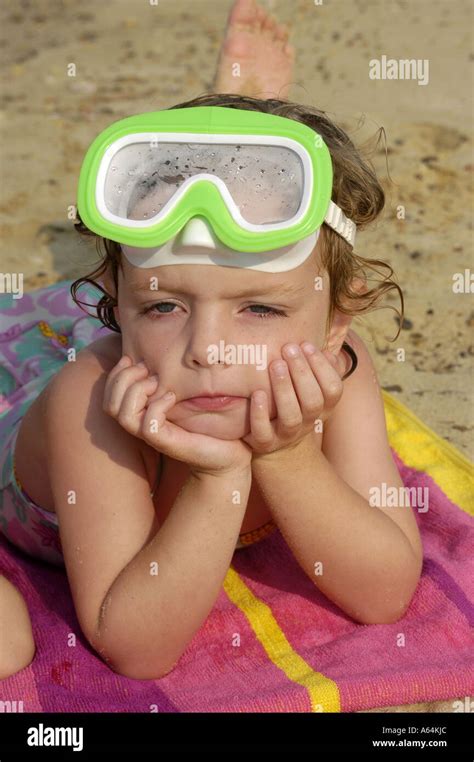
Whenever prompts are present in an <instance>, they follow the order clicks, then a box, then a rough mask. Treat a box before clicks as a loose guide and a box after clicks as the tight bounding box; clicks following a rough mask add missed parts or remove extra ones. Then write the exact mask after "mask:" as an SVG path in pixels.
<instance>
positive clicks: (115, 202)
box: [78, 106, 356, 252]
mask: <svg viewBox="0 0 474 762" xmlns="http://www.w3.org/2000/svg"><path fill="white" fill-rule="evenodd" d="M332 179H333V173H332V163H331V156H330V154H329V151H328V148H327V146H326V145H325V143H324V141H323V139H322V137H321V136H320V135H319V134H318V133H316V132H315V131H314V130H312V129H310V128H309V127H307V126H306V125H304V124H301V123H300V122H296V121H294V120H293V119H287V118H285V117H281V116H274V115H273V114H264V113H262V112H259V111H247V110H242V109H234V108H223V107H220V106H198V107H194V108H180V109H169V110H164V111H155V112H150V113H146V114H138V115H136V116H131V117H128V118H126V119H121V120H120V121H118V122H114V123H113V124H111V125H110V126H109V127H107V128H106V129H105V130H104V131H103V132H101V133H100V135H98V137H97V138H96V139H95V140H94V141H93V143H92V145H91V146H90V148H89V149H88V151H87V154H86V156H85V158H84V162H83V165H82V168H81V172H80V177H79V186H78V209H79V213H80V215H81V218H82V220H83V221H84V223H85V224H86V225H87V227H88V228H90V229H91V230H92V231H93V232H95V233H97V234H98V235H100V236H103V237H104V238H108V239H111V240H113V241H118V242H119V243H122V244H126V245H128V246H133V247H139V248H141V247H143V248H151V247H158V246H161V245H162V244H164V243H165V242H166V241H169V240H170V239H171V238H173V237H174V236H176V235H177V234H178V233H179V231H180V230H182V228H183V227H184V226H185V225H186V223H187V222H188V221H189V220H190V219H191V218H193V217H201V218H204V219H205V220H206V221H207V222H208V223H209V224H210V225H211V226H212V228H213V230H214V232H215V235H216V236H217V238H219V239H220V241H221V242H222V243H223V244H224V245H225V246H227V247H229V248H231V249H234V250H239V251H242V252H264V251H267V250H272V249H277V248H280V247H284V246H287V245H291V244H294V243H295V242H296V241H299V240H301V239H303V238H305V237H307V236H309V235H311V234H312V233H314V232H315V231H316V230H317V229H318V228H319V227H320V226H321V225H322V223H323V222H326V224H327V225H329V226H330V227H331V228H332V229H333V230H335V231H336V232H337V233H338V234H339V235H341V236H342V237H343V238H344V239H345V240H346V241H347V242H348V243H349V244H351V245H352V246H353V245H354V240H355V232H356V226H355V224H354V223H353V222H352V221H351V220H349V219H348V218H347V217H346V216H345V215H344V214H343V212H342V210H341V209H340V208H339V207H338V206H336V204H334V203H333V202H332V201H331V193H332Z"/></svg>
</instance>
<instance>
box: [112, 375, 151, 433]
mask: <svg viewBox="0 0 474 762" xmlns="http://www.w3.org/2000/svg"><path fill="white" fill-rule="evenodd" d="M157 386H158V378H157V377H156V376H148V378H144V379H143V380H142V381H136V382H135V383H134V384H132V385H131V386H129V387H128V389H127V390H126V392H125V394H124V395H123V398H122V404H121V405H120V409H119V411H118V413H117V416H116V418H117V421H118V422H119V423H120V425H121V426H122V427H123V428H124V429H126V431H128V432H129V433H130V434H133V435H134V436H139V435H140V430H141V424H142V418H143V413H144V411H145V409H146V407H147V404H148V402H149V399H150V395H151V394H153V393H154V392H155V391H156V388H157Z"/></svg>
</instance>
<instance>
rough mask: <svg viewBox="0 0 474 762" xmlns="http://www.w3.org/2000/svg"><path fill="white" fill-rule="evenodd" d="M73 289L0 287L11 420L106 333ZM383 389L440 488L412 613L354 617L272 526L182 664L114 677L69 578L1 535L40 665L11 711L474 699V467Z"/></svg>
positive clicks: (1, 351) (421, 469)
mask: <svg viewBox="0 0 474 762" xmlns="http://www.w3.org/2000/svg"><path fill="white" fill-rule="evenodd" d="M69 285H70V281H66V282H61V283H58V284H55V285H53V286H50V287H48V288H44V289H38V290H37V291H35V292H32V293H29V294H25V295H24V297H23V298H22V299H19V300H15V299H13V298H12V297H11V296H10V295H3V296H0V312H1V315H2V317H1V319H0V384H1V385H0V391H2V395H3V396H2V397H1V398H0V404H1V409H2V410H3V421H5V420H10V421H13V418H14V417H15V416H16V415H18V410H20V414H21V406H22V405H25V404H26V402H27V400H28V398H29V396H30V395H31V394H33V393H34V394H37V393H38V388H41V387H42V385H44V383H47V379H48V378H49V377H50V376H51V374H52V373H54V372H55V370H57V369H58V368H59V367H61V364H62V363H63V362H64V360H65V353H66V351H67V349H68V348H70V347H76V348H77V349H79V348H81V347H82V346H85V345H86V344H87V343H88V342H90V341H93V340H94V339H95V338H98V336H100V335H105V333H106V332H107V329H105V328H103V327H102V326H101V324H100V323H98V321H97V320H96V319H94V318H90V317H85V316H84V314H83V313H82V312H81V311H80V310H79V309H78V308H77V306H76V305H74V303H73V302H72V300H71V299H70V296H69V294H68V290H69ZM83 293H85V294H87V291H86V289H84V292H83ZM91 293H92V292H91ZM94 294H95V299H97V292H94ZM86 301H92V299H88V298H86ZM40 323H41V326H40ZM33 390H34V391H33ZM383 398H384V405H385V413H386V420H387V428H388V433H389V441H390V446H391V448H392V453H393V457H394V460H395V462H396V464H397V466H398V469H399V471H400V474H401V477H402V480H403V483H404V485H405V486H406V487H408V488H413V487H417V488H421V489H424V488H428V493H427V494H429V507H428V510H427V511H425V512H421V511H416V512H415V516H416V519H417V522H418V525H419V527H420V531H421V535H422V540H423V546H424V565H423V573H422V577H421V580H420V583H419V585H418V588H417V590H416V593H415V595H414V598H413V600H412V602H411V604H410V606H409V609H408V611H407V612H406V614H405V616H404V617H403V618H402V619H401V620H399V621H398V622H395V623H393V624H387V625H362V624H358V623H356V622H354V621H352V620H351V619H350V618H349V617H348V616H346V615H345V614H344V612H342V611H341V610H340V609H338V608H337V606H335V605H334V604H332V603H331V602H330V601H329V600H328V599H327V598H325V596H324V595H323V594H322V593H319V591H318V590H317V589H315V586H314V584H313V583H312V582H311V580H310V579H309V578H308V577H307V576H306V574H305V573H304V572H303V571H302V569H301V568H300V567H299V566H298V563H297V562H296V560H295V559H294V558H293V556H292V554H291V551H290V550H289V548H288V546H287V545H286V543H285V541H284V540H283V538H282V536H281V535H280V533H279V532H275V533H274V534H272V535H270V536H269V537H267V538H266V539H264V540H262V541H261V542H259V543H256V544H255V545H251V546H249V547H248V548H245V550H242V551H237V552H236V553H235V554H234V556H233V560H232V564H231V566H230V568H229V570H228V572H227V575H226V577H225V580H224V583H223V585H222V588H221V590H220V592H219V595H218V598H217V600H216V602H215V605H214V607H213V609H212V611H211V612H210V614H209V616H208V618H207V619H206V621H205V622H204V624H203V625H202V627H201V628H200V630H199V631H198V633H197V634H196V635H195V637H194V638H193V640H192V641H191V642H190V644H189V645H188V647H187V649H186V651H185V652H184V654H183V656H182V658H181V660H180V661H179V663H178V665H177V667H175V669H174V670H173V671H172V672H171V673H169V674H168V675H166V676H165V677H164V678H161V679H160V680H151V681H148V680H147V681H141V680H131V679H128V678H125V677H122V676H120V675H118V674H116V673H114V672H113V671H111V670H110V669H109V668H108V667H107V666H106V665H105V664H104V662H102V661H101V660H100V659H99V657H98V656H96V655H95V653H94V652H93V650H92V649H91V647H90V646H89V644H88V643H87V641H86V639H85V638H84V637H83V635H82V634H81V631H80V628H79V624H78V621H77V618H76V615H75V612H74V607H73V602H72V598H71V595H70V592H69V588H68V582H67V577H66V573H65V571H64V570H62V569H60V568H57V567H53V566H48V565H47V564H45V563H44V562H42V561H37V560H35V559H33V558H30V557H28V556H27V555H26V554H24V553H23V552H22V551H20V550H18V549H16V548H15V547H13V546H12V545H11V544H10V543H9V542H8V541H7V540H6V539H5V538H4V537H2V535H1V533H0V574H3V575H5V576H6V577H7V579H9V580H11V582H12V583H13V584H14V585H16V586H17V587H18V589H19V590H20V591H21V593H22V594H23V596H24V597H25V599H26V602H27V605H28V609H29V612H30V616H31V620H32V624H33V631H34V637H35V642H36V646H37V651H36V655H35V658H34V660H33V662H32V663H31V665H29V666H28V667H27V668H25V669H23V670H22V671H21V672H19V673H18V674H17V675H14V676H13V677H10V678H8V679H7V680H4V681H2V682H0V711H24V712H145V713H148V712H154V711H158V712H206V711H207V712H354V711H360V710H364V709H369V708H373V707H384V706H394V705H400V704H411V703H416V702H426V701H436V700H443V699H455V698H460V697H464V696H470V695H472V693H473V690H474V653H473V640H472V624H473V621H474V606H473V597H474V577H473V551H474V520H473V517H472V514H473V512H474V509H473V505H474V480H473V473H472V465H471V464H470V462H469V461H468V460H467V459H466V458H465V457H464V455H462V454H461V453H460V452H459V451H458V450H456V449H455V448H454V447H453V446H452V445H450V444H449V443H448V442H446V441H444V440H443V439H441V438H440V437H439V436H438V435H437V434H435V433H434V432H433V431H432V430H430V429H429V428H428V427H427V426H426V425H425V424H424V423H423V422H422V421H420V420H419V419H418V418H417V417H416V416H415V415H414V414H413V413H412V412H411V411H410V410H409V409H407V407H406V406H404V405H403V404H401V403H400V402H399V401H397V400H396V399H395V398H394V397H393V396H392V395H391V394H388V393H387V392H385V391H384V392H383ZM9 416H10V418H8V417H9ZM1 420H2V416H1V415H0V427H1ZM0 516H1V509H0ZM14 702H16V703H14ZM12 707H13V708H12Z"/></svg>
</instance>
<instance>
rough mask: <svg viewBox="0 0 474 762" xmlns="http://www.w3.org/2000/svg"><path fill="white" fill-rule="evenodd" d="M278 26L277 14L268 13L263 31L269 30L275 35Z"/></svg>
mask: <svg viewBox="0 0 474 762" xmlns="http://www.w3.org/2000/svg"><path fill="white" fill-rule="evenodd" d="M276 27H277V23H276V19H275V16H272V15H271V13H267V16H266V18H265V20H264V22H263V24H262V29H263V31H264V32H268V33H270V34H271V35H272V36H273V35H274V34H275V29H276Z"/></svg>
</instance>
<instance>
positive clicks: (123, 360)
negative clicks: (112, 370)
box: [117, 355, 129, 368]
mask: <svg viewBox="0 0 474 762" xmlns="http://www.w3.org/2000/svg"><path fill="white" fill-rule="evenodd" d="M128 360H129V358H128V357H127V355H123V357H121V358H120V360H119V361H118V363H117V367H118V368H123V367H124V366H125V365H126V364H127V363H128Z"/></svg>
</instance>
